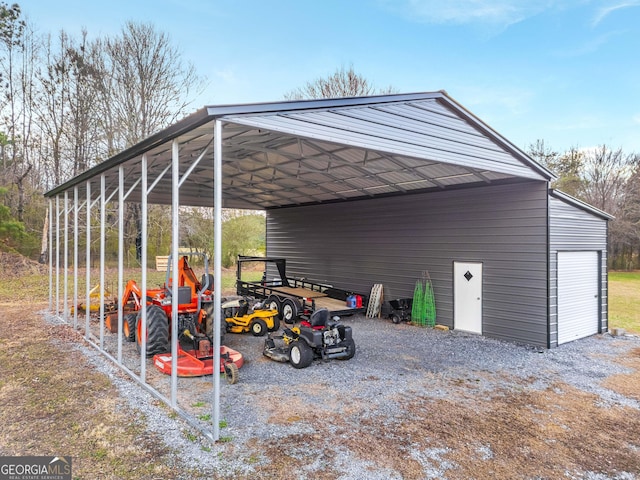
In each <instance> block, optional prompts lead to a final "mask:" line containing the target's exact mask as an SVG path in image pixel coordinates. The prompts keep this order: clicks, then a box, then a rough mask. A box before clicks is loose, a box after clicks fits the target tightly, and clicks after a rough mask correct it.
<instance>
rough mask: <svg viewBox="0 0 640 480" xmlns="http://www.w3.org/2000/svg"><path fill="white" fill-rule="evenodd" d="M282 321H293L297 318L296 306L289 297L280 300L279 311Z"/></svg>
mask: <svg viewBox="0 0 640 480" xmlns="http://www.w3.org/2000/svg"><path fill="white" fill-rule="evenodd" d="M280 314H281V316H282V320H284V323H294V322H295V321H296V319H297V318H298V306H297V305H296V302H295V301H294V300H293V299H291V298H285V299H284V300H283V301H282V311H281V312H280Z"/></svg>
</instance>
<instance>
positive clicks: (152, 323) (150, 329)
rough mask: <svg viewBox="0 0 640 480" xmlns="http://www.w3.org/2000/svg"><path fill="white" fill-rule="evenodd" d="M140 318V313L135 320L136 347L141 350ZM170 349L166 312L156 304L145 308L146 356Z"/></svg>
mask: <svg viewBox="0 0 640 480" xmlns="http://www.w3.org/2000/svg"><path fill="white" fill-rule="evenodd" d="M141 336H142V320H141V317H140V315H138V319H137V321H136V349H137V350H138V353H140V352H141V351H142V338H141ZM169 351H171V345H170V344H169V320H168V319H167V314H166V313H164V310H162V308H160V307H158V306H157V305H151V306H149V308H147V358H151V357H153V356H154V355H156V354H158V353H167V352H169Z"/></svg>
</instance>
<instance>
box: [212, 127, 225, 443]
mask: <svg viewBox="0 0 640 480" xmlns="http://www.w3.org/2000/svg"><path fill="white" fill-rule="evenodd" d="M213 135H214V144H213V145H214V146H213V278H215V279H216V282H217V284H216V288H215V289H214V292H213V311H214V323H213V332H214V341H213V440H214V441H215V442H217V441H218V440H219V438H220V373H219V371H218V369H219V368H220V322H222V321H223V320H222V318H221V315H220V310H221V308H220V303H221V297H222V281H221V279H222V273H221V271H222V122H221V121H220V120H216V121H215V125H214V133H213Z"/></svg>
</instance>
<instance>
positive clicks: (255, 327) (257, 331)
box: [250, 319, 267, 337]
mask: <svg viewBox="0 0 640 480" xmlns="http://www.w3.org/2000/svg"><path fill="white" fill-rule="evenodd" d="M250 328H251V333H252V334H253V336H254V337H262V336H263V335H265V334H266V333H267V324H266V323H265V321H264V320H261V319H257V320H254V321H253V322H251V325H250Z"/></svg>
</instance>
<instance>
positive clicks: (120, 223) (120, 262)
mask: <svg viewBox="0 0 640 480" xmlns="http://www.w3.org/2000/svg"><path fill="white" fill-rule="evenodd" d="M123 249H124V167H123V166H122V165H120V166H119V167H118V364H119V365H120V364H122V327H123V325H124V323H123V321H122V307H123V305H122V301H121V299H122V294H123V293H124V288H123V287H122V284H123V282H124V252H123Z"/></svg>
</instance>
